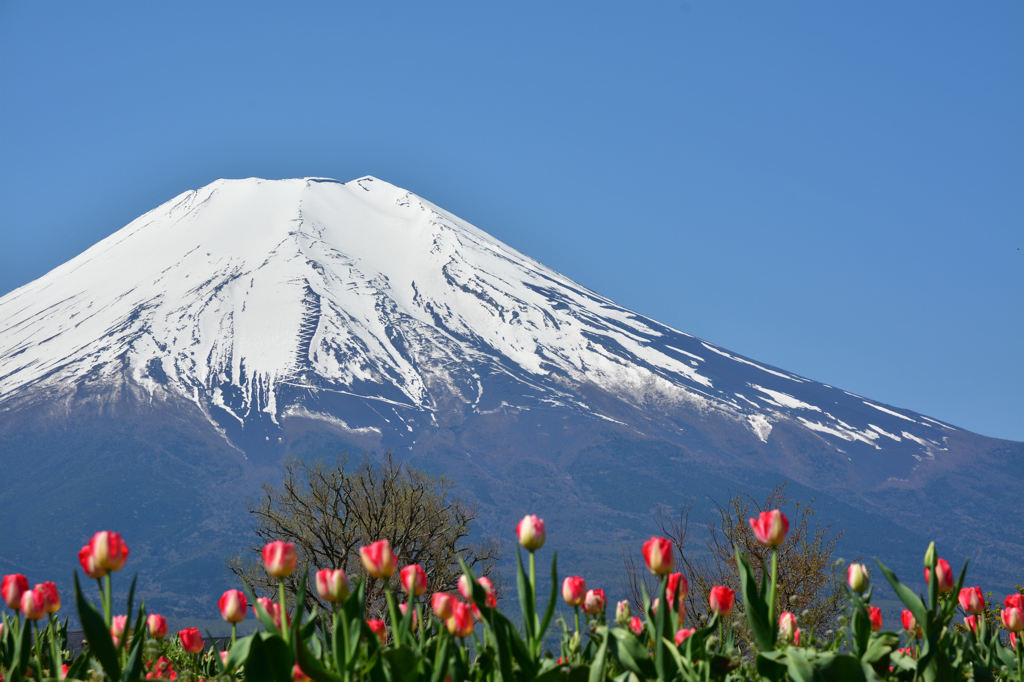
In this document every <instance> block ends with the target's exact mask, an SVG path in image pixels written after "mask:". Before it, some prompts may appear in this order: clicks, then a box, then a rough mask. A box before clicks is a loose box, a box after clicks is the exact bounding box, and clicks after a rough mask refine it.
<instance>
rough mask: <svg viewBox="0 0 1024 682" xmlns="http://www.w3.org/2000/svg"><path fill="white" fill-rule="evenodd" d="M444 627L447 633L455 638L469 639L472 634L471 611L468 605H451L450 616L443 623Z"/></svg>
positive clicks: (456, 603) (461, 603)
mask: <svg viewBox="0 0 1024 682" xmlns="http://www.w3.org/2000/svg"><path fill="white" fill-rule="evenodd" d="M445 625H447V626H448V632H450V633H452V634H453V635H455V636H456V637H469V636H470V635H471V634H473V611H472V609H470V608H469V604H466V603H464V602H461V601H460V602H455V604H454V605H452V615H451V617H450V618H449V619H448V620H447V621H445Z"/></svg>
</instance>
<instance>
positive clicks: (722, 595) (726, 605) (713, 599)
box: [708, 585, 736, 616]
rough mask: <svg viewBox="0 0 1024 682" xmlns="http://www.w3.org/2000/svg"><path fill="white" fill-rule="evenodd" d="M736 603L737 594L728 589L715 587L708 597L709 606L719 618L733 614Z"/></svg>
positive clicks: (719, 586)
mask: <svg viewBox="0 0 1024 682" xmlns="http://www.w3.org/2000/svg"><path fill="white" fill-rule="evenodd" d="M735 601H736V593H735V592H733V591H732V590H730V589H729V588H728V587H722V586H721V585H715V586H714V587H712V588H711V594H709V595H708V606H710V607H711V610H712V611H714V612H715V613H717V614H718V615H719V616H728V615H729V614H731V613H732V607H733V605H734V603H735Z"/></svg>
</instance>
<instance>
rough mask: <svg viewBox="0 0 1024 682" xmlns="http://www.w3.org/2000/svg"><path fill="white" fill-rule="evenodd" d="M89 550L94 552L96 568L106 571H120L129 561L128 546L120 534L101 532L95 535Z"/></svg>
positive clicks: (109, 531)
mask: <svg viewBox="0 0 1024 682" xmlns="http://www.w3.org/2000/svg"><path fill="white" fill-rule="evenodd" d="M89 549H91V550H92V555H93V557H94V559H95V561H96V566H98V567H99V568H102V569H103V570H104V571H108V572H109V571H120V570H121V569H122V568H124V563H125V562H126V561H128V545H126V544H124V540H123V539H122V538H121V534H120V533H115V532H114V531H111V530H101V531H100V532H99V533H96V534H95V535H93V536H92V540H90V541H89ZM86 572H88V571H86Z"/></svg>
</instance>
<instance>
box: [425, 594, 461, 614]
mask: <svg viewBox="0 0 1024 682" xmlns="http://www.w3.org/2000/svg"><path fill="white" fill-rule="evenodd" d="M453 606H455V597H453V596H452V595H450V594H448V593H447V592H435V593H434V594H433V595H431V597H430V608H432V609H433V610H434V615H435V616H437V617H438V619H439V620H448V619H449V618H451V617H452V607H453Z"/></svg>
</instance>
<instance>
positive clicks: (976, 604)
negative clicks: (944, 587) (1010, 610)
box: [958, 587, 985, 616]
mask: <svg viewBox="0 0 1024 682" xmlns="http://www.w3.org/2000/svg"><path fill="white" fill-rule="evenodd" d="M958 600H959V601H960V608H962V609H963V610H964V611H966V612H967V613H969V614H971V615H972V616H976V615H978V614H979V613H981V612H982V611H984V610H985V595H983V594H982V593H981V588H980V587H965V588H963V589H962V590H960V596H959V597H958Z"/></svg>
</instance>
